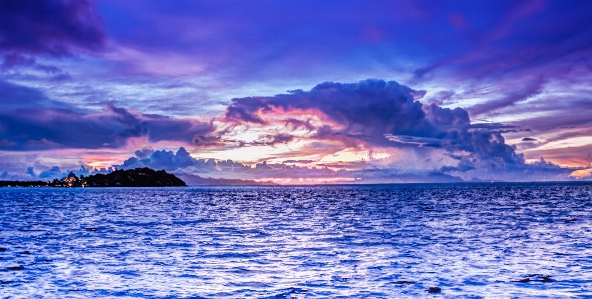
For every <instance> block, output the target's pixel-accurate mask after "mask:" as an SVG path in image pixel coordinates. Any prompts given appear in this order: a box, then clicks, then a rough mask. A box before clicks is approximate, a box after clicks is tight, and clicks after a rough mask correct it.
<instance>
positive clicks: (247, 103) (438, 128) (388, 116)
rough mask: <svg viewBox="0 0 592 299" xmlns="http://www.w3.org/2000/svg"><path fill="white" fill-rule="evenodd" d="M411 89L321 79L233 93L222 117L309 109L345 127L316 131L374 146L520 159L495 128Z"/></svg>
mask: <svg viewBox="0 0 592 299" xmlns="http://www.w3.org/2000/svg"><path fill="white" fill-rule="evenodd" d="M423 94H424V92H423V91H415V90H413V89H411V88H409V87H406V86H403V85H400V84H398V83H397V82H394V81H389V82H385V81H382V80H373V79H371V80H365V81H360V82H359V83H352V84H343V83H333V82H326V83H322V84H319V85H317V86H316V87H314V88H313V89H312V90H310V91H309V92H305V91H301V90H299V91H294V92H292V93H290V94H280V95H276V96H273V97H250V98H239V99H233V100H232V104H231V105H230V106H229V107H228V109H227V111H226V117H227V118H229V119H231V120H234V121H239V122H251V123H259V124H265V123H266V122H269V121H268V120H266V119H265V114H266V113H269V112H272V111H296V110H311V109H312V110H313V111H317V112H318V113H321V114H323V115H325V116H327V117H329V118H330V119H331V120H333V121H335V122H337V123H338V124H340V125H342V126H343V127H345V128H344V129H340V130H338V129H335V128H333V127H331V126H327V125H325V126H323V127H320V128H317V137H321V138H325V139H328V138H334V139H341V140H343V139H344V138H345V139H349V140H358V141H365V142H368V143H370V144H373V145H379V146H402V145H415V146H416V145H421V146H431V147H442V148H445V149H447V150H450V151H454V150H464V151H467V152H469V153H471V154H472V155H474V156H476V157H478V158H479V159H484V160H495V161H498V162H499V163H510V164H516V163H518V164H521V163H523V159H522V157H521V156H520V155H518V154H516V153H515V151H514V148H513V147H511V146H509V145H507V144H506V143H505V140H504V138H503V137H502V136H501V134H500V133H499V132H497V131H496V130H495V129H490V128H486V127H483V126H475V127H473V126H471V123H470V119H469V115H468V113H467V112H466V111H465V110H463V109H461V108H455V109H448V108H442V107H439V106H437V105H436V104H430V105H424V104H422V103H420V102H419V101H417V100H416V99H418V98H420V97H422V96H423Z"/></svg>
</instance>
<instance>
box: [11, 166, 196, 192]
mask: <svg viewBox="0 0 592 299" xmlns="http://www.w3.org/2000/svg"><path fill="white" fill-rule="evenodd" d="M176 186H187V184H185V182H184V181H183V180H181V179H180V178H178V177H176V176H175V175H174V174H170V173H167V172H166V171H164V170H158V171H156V170H153V169H150V168H147V167H145V168H136V169H129V170H116V171H113V172H111V173H109V174H100V173H98V174H93V175H89V176H83V175H81V176H80V177H78V176H76V175H75V174H74V173H72V172H70V174H69V175H68V176H67V177H65V178H63V179H61V180H58V179H54V180H53V181H52V182H43V181H0V187H176Z"/></svg>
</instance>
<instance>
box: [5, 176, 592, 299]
mask: <svg viewBox="0 0 592 299" xmlns="http://www.w3.org/2000/svg"><path fill="white" fill-rule="evenodd" d="M19 266H22V268H20V267H19ZM519 280H523V281H525V280H528V281H527V282H518V281H519ZM0 281H1V284H0V298H110V297H119V298H138V297H140V298H401V297H403V298H405V297H413V298H415V297H445V298H458V297H465V298H481V297H484V298H513V297H520V298H567V297H589V298H592V184H584V183H579V184H578V183H545V184H443V185H442V184H425V185H376V186H315V187H195V188H194V187H189V188H119V189H117V188H113V189H110V188H106V189H102V188H101V189H90V188H86V189H57V188H45V189H44V188H31V189H24V188H19V189H16V188H1V189H0ZM430 287H439V288H441V292H440V293H437V294H432V293H429V292H428V291H427V290H428V288H430Z"/></svg>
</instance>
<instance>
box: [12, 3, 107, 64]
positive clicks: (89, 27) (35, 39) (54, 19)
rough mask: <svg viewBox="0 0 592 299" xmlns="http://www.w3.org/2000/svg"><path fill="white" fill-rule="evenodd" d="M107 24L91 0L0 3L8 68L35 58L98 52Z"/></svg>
mask: <svg viewBox="0 0 592 299" xmlns="http://www.w3.org/2000/svg"><path fill="white" fill-rule="evenodd" d="M104 41H105V32H104V25H103V21H102V20H101V18H100V17H99V16H98V15H97V14H96V12H95V11H94V8H93V6H92V4H91V2H90V1H89V0H77V1H68V0H3V1H0V51H1V52H2V53H4V62H3V64H2V66H3V67H5V68H10V67H13V66H16V65H27V64H32V63H33V62H34V58H32V57H33V56H38V55H41V56H43V55H46V56H52V57H63V56H68V55H72V54H73V53H75V52H76V51H77V49H84V50H96V49H99V48H101V47H102V46H103V44H104Z"/></svg>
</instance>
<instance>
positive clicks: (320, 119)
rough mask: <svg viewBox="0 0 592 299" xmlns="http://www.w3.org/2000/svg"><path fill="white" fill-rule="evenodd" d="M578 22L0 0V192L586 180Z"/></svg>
mask: <svg viewBox="0 0 592 299" xmlns="http://www.w3.org/2000/svg"><path fill="white" fill-rule="evenodd" d="M591 14H592V2H590V1H572V0H534V1H515V0H512V1H503V0H495V1H493V0H492V1H488V0H484V1H463V0H454V1H443V0H442V1H435V0H430V1H424V0H419V1H398V0H397V1H388V0H369V1H349V0H343V1H322V0H321V1H293V0H282V1H276V0H274V1H271V0H257V1H249V0H247V1H238V0H232V1H228V0H221V1H209V0H208V1H198V0H191V1H189V0H177V1H160V0H143V1H116V0H95V1H91V0H76V1H73V0H3V1H0V180H37V179H40V180H49V179H53V178H59V177H62V176H64V175H65V174H67V173H68V172H69V171H75V172H76V173H78V174H90V173H95V172H106V171H110V170H113V169H130V168H136V167H151V168H154V169H165V170H167V171H169V172H172V173H175V174H178V175H180V176H182V177H183V178H185V179H186V180H188V181H189V183H191V181H192V180H197V179H200V178H212V179H228V180H245V182H247V181H248V182H262V181H263V182H273V183H277V184H322V183H413V182H459V181H470V182H472V181H484V182H489V181H562V180H590V179H592V84H591V83H592V18H590V15H591ZM221 182H222V181H221Z"/></svg>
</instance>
